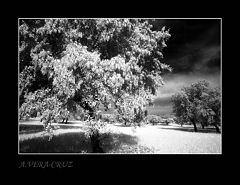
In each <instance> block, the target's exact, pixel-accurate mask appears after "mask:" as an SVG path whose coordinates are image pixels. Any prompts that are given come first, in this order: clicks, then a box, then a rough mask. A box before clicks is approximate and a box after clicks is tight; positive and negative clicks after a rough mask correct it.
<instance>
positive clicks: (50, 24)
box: [19, 19, 171, 123]
mask: <svg viewBox="0 0 240 185" xmlns="http://www.w3.org/2000/svg"><path fill="white" fill-rule="evenodd" d="M19 35H20V41H19V43H20V46H19V54H20V65H19V66H20V67H19V68H20V75H19V84H20V85H19V87H20V94H19V95H20V105H21V107H20V114H21V116H22V117H26V116H27V117H29V116H32V115H34V114H36V112H37V113H38V114H39V115H41V116H42V119H43V120H46V123H50V122H53V121H55V120H57V119H59V117H61V114H63V112H64V114H66V115H68V111H71V110H74V109H76V106H81V107H82V108H84V109H85V110H86V111H88V113H89V114H90V115H91V116H92V113H93V112H96V110H98V109H99V106H100V104H103V105H104V106H105V108H106V109H109V108H110V107H111V106H112V105H113V106H114V108H115V109H116V110H117V111H118V113H119V114H120V115H122V116H128V114H129V116H131V115H132V114H133V110H134V108H139V107H140V108H143V107H144V106H145V105H147V104H148V103H149V102H151V101H152V96H153V95H155V94H156V90H157V89H158V87H160V86H161V85H163V80H162V78H161V75H162V72H164V70H168V71H171V68H170V67H169V66H168V65H166V64H164V63H162V62H161V60H162V58H163V54H162V51H163V48H164V47H166V44H165V42H166V41H167V40H168V39H169V38H170V34H169V30H165V27H163V28H161V29H159V30H152V25H151V24H150V23H149V21H148V20H139V19H45V20H43V19H41V20H36V19H31V20H28V19H22V20H20V22H19ZM135 110H137V109H135Z"/></svg>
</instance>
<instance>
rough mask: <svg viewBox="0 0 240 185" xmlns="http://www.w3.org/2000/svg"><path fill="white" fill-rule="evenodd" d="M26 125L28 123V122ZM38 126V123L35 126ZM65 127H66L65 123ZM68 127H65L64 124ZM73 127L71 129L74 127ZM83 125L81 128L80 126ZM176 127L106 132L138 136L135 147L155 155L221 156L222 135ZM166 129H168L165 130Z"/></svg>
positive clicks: (22, 137) (77, 127)
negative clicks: (144, 148) (138, 146)
mask: <svg viewBox="0 0 240 185" xmlns="http://www.w3.org/2000/svg"><path fill="white" fill-rule="evenodd" d="M27 124H31V123H30V122H29V123H27ZM34 124H38V123H36V122H35V123H34ZM64 125H65V124H64ZM65 126H68V125H65ZM73 126H74V127H73ZM80 126H83V127H80ZM179 127H180V126H178V125H177V126H176V125H169V126H165V125H164V126H163V125H156V126H152V125H146V126H142V127H136V128H134V127H124V126H121V125H118V126H117V124H116V125H110V124H108V125H107V127H106V131H109V132H112V133H123V134H128V135H132V136H136V137H137V141H138V145H141V146H146V147H148V148H152V149H154V153H159V154H188V153H193V154H194V153H201V154H202V153H205V154H208V153H211V154H220V153H221V134H217V133H195V132H188V131H179V130H173V129H174V128H179ZM165 128H167V129H165ZM171 128H173V129H171ZM83 129H84V124H83V123H82V122H76V123H75V124H73V125H69V129H58V130H55V131H54V135H59V134H63V133H69V132H71V133H76V132H81V131H83ZM43 134H44V133H43V132H38V133H32V134H20V135H19V140H20V141H22V140H26V139H31V138H36V137H43V136H44V135H43Z"/></svg>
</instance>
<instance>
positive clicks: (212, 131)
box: [159, 127, 219, 134]
mask: <svg viewBox="0 0 240 185" xmlns="http://www.w3.org/2000/svg"><path fill="white" fill-rule="evenodd" d="M159 129H167V130H177V131H183V132H195V131H194V128H193V127H178V128H177V127H175V128H169V127H168V128H166V127H165V128H159ZM195 133H216V134H219V133H217V132H216V129H215V128H204V129H203V128H198V131H197V132H195Z"/></svg>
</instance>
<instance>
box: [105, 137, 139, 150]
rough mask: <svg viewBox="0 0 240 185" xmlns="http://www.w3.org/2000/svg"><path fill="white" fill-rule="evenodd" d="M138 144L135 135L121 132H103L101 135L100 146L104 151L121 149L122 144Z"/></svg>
mask: <svg viewBox="0 0 240 185" xmlns="http://www.w3.org/2000/svg"><path fill="white" fill-rule="evenodd" d="M137 144H138V138H137V137H136V136H132V135H128V134H123V133H104V134H102V135H101V147H102V149H103V150H104V152H105V153H112V152H117V151H119V150H121V147H122V146H123V145H125V146H126V145H128V146H133V145H137Z"/></svg>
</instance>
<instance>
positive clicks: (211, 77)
mask: <svg viewBox="0 0 240 185" xmlns="http://www.w3.org/2000/svg"><path fill="white" fill-rule="evenodd" d="M155 24H156V26H157V28H159V27H160V28H161V27H163V26H166V29H170V32H169V33H170V34H171V38H170V39H169V40H168V41H167V42H166V44H167V47H166V48H164V51H163V56H164V59H163V62H164V63H167V64H169V65H170V66H171V67H172V68H173V71H172V73H167V74H165V75H164V76H163V77H164V81H165V82H166V84H165V85H164V86H163V87H161V88H160V89H159V92H158V97H157V99H158V100H160V99H165V100H166V99H168V100H169V99H170V97H171V95H172V94H174V93H176V92H177V91H179V90H180V89H181V88H182V87H183V86H189V85H190V84H191V83H193V82H196V81H199V80H207V81H209V82H210V84H211V85H212V86H220V70H221V69H220V66H221V60H220V59H221V47H220V41H221V20H220V19H159V20H158V21H157V22H156V23H155ZM160 102H161V101H160Z"/></svg>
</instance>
